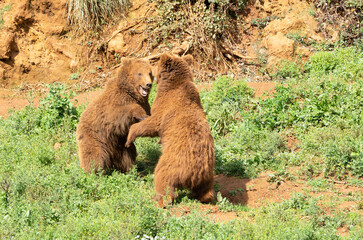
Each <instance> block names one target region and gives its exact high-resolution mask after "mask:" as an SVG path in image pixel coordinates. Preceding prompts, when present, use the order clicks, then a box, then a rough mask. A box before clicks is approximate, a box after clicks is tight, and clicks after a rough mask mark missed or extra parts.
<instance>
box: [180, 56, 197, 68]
mask: <svg viewBox="0 0 363 240" xmlns="http://www.w3.org/2000/svg"><path fill="white" fill-rule="evenodd" d="M182 59H183V60H184V61H186V62H187V63H188V65H189V66H193V62H194V58H193V56H192V55H190V54H188V55H185V56H183V57H182Z"/></svg>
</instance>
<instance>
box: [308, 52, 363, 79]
mask: <svg viewBox="0 0 363 240" xmlns="http://www.w3.org/2000/svg"><path fill="white" fill-rule="evenodd" d="M305 71H306V72H307V73H308V74H310V75H312V76H321V75H324V74H332V75H335V76H337V77H341V78H343V79H344V80H348V81H355V80H358V79H363V51H362V50H361V49H357V48H355V47H349V48H341V49H337V50H335V51H333V52H326V51H323V52H317V53H315V54H314V55H312V56H311V57H310V60H309V61H308V63H307V64H306V65H305Z"/></svg>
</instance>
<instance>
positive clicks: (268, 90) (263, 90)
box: [247, 82, 276, 98]
mask: <svg viewBox="0 0 363 240" xmlns="http://www.w3.org/2000/svg"><path fill="white" fill-rule="evenodd" d="M247 85H248V86H249V87H251V88H253V90H255V97H262V98H266V97H267V94H273V93H274V90H275V85H276V82H249V83H247Z"/></svg>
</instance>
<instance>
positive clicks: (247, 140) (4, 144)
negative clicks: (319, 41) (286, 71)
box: [0, 48, 363, 239]
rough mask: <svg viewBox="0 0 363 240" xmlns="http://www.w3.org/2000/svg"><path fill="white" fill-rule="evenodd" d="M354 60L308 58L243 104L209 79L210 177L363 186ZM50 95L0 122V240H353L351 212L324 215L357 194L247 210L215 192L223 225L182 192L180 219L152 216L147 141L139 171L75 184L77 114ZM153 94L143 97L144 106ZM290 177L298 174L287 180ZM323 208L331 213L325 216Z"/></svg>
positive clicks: (152, 147)
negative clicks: (343, 230) (292, 143)
mask: <svg viewBox="0 0 363 240" xmlns="http://www.w3.org/2000/svg"><path fill="white" fill-rule="evenodd" d="M348 53H355V54H352V55H349V54H348ZM347 54H348V55H349V56H350V57H349V58H348V57H347ZM327 55H328V56H329V57H326V56H327ZM361 58H362V53H361V52H359V51H358V50H356V49H352V48H348V49H339V50H337V51H334V52H317V53H316V54H315V55H313V56H312V57H311V59H310V61H309V62H308V63H307V65H306V66H305V67H304V69H303V70H302V71H301V74H300V75H299V76H291V77H290V78H289V79H288V80H286V81H284V82H283V84H281V85H279V86H278V87H277V90H276V92H275V93H274V94H272V96H271V97H269V98H267V99H257V98H254V97H253V91H252V90H251V89H250V88H249V87H248V86H247V84H246V82H245V81H243V80H238V81H232V80H231V79H229V78H227V77H221V78H218V79H216V80H215V82H214V85H213V87H212V88H211V90H210V91H206V90H203V91H202V92H201V98H202V103H203V105H204V108H205V111H206V116H207V120H208V121H209V123H210V126H211V129H212V134H213V136H214V139H215V149H216V169H215V171H216V173H223V174H227V175H235V176H240V177H242V176H243V177H255V176H257V175H258V174H259V173H260V172H261V171H264V170H273V171H274V172H275V173H274V174H270V175H269V176H270V181H272V182H278V181H284V180H287V179H293V178H298V180H300V181H304V182H306V183H307V186H309V187H310V188H311V190H312V191H313V192H314V193H322V192H324V191H331V189H332V188H331V186H332V183H333V182H334V181H336V180H337V181H338V180H339V179H343V180H344V181H346V182H347V184H348V185H353V186H362V180H361V177H362V176H363V169H362V166H363V138H362V136H363V133H362V129H363V127H362V125H363V123H362V116H363V114H362V109H363V106H362V102H363V99H362V98H363V94H362V89H363V88H362V87H363V86H362V85H363V79H362V70H361ZM348 76H349V77H348ZM49 90H50V91H49V95H48V96H46V97H45V98H44V99H43V100H42V101H41V105H40V107H38V108H34V107H33V106H32V105H30V106H28V107H26V108H25V109H23V110H21V111H17V112H12V113H11V115H10V116H9V117H8V118H7V119H3V118H0V238H1V239H10V238H12V239H34V238H39V239H89V238H93V239H110V238H115V239H136V238H137V239H142V238H143V239H152V238H154V239H156V236H157V237H158V239H161V238H164V239H362V238H363V230H362V229H363V218H362V216H361V214H359V213H358V211H359V209H357V210H356V211H342V210H339V209H338V208H334V206H337V204H339V203H340V202H341V201H356V202H358V203H359V204H360V205H358V208H361V206H362V203H363V198H362V197H363V196H362V194H358V193H354V194H353V193H352V194H350V195H349V194H348V195H344V196H343V197H344V198H341V199H336V200H335V199H333V200H331V201H332V202H328V203H321V201H323V200H324V199H325V198H324V197H319V196H317V197H313V196H311V195H309V191H304V192H300V193H295V194H293V196H292V198H291V199H289V200H285V201H283V202H281V203H273V204H268V205H266V206H263V207H259V208H255V209H252V208H248V207H245V206H239V205H232V204H231V203H229V202H228V200H227V199H226V198H223V197H222V196H221V194H220V193H219V194H218V199H217V203H216V204H217V206H218V207H219V208H220V210H221V211H234V212H236V214H237V216H238V218H236V219H234V220H232V221H229V222H226V223H220V222H218V221H216V220H215V219H214V217H213V215H207V213H206V212H203V211H201V210H199V206H200V203H198V202H196V200H193V199H190V198H188V197H187V192H185V191H179V192H178V194H179V197H178V199H177V201H176V205H175V207H179V206H188V207H190V209H191V212H190V214H186V215H184V216H181V217H176V216H175V215H173V214H172V211H170V210H169V209H159V208H157V207H155V202H154V201H153V200H152V198H153V196H154V194H155V193H154V190H153V169H154V167H155V165H156V162H157V160H158V157H159V156H160V153H161V148H160V145H159V144H158V143H157V141H158V139H148V138H143V139H138V140H137V142H136V145H137V149H138V154H139V155H138V162H137V165H136V167H135V168H134V169H133V170H132V171H131V172H130V173H128V174H120V173H118V172H114V173H112V174H111V175H108V176H103V175H95V174H86V173H84V172H83V170H81V169H80V167H79V160H78V156H77V145H76V139H75V129H76V125H77V122H78V119H79V116H80V113H81V112H82V111H83V109H84V106H81V107H78V108H76V107H75V106H73V104H72V103H71V101H70V99H72V97H73V93H72V92H71V91H69V90H68V89H67V88H66V87H65V86H63V85H59V84H54V85H50V86H49ZM155 93H156V91H155V88H153V90H152V93H151V96H150V102H151V103H152V102H153V99H154V98H155ZM291 134H292V135H294V136H295V137H296V139H298V140H299V142H298V143H297V146H298V148H299V151H293V150H292V149H289V147H288V144H287V141H286V138H285V136H287V135H291ZM56 145H57V146H58V147H57V148H56V147H55V146H56ZM291 167H298V168H299V171H300V173H301V175H296V176H293V175H292V173H291V172H290V171H289V169H290V168H291ZM216 189H217V190H220V189H218V186H216ZM239 191H240V190H239V189H234V190H232V191H231V194H236V195H238V194H240V192H239ZM322 205H323V206H326V205H328V206H332V211H331V212H330V213H329V214H326V213H325V210H324V208H323V207H322ZM342 226H346V227H348V228H349V236H348V237H342V236H339V235H338V232H337V229H338V228H340V227H342Z"/></svg>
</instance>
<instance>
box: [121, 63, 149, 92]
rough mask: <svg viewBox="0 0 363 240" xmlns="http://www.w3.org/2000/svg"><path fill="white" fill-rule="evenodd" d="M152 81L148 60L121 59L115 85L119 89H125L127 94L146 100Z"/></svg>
mask: <svg viewBox="0 0 363 240" xmlns="http://www.w3.org/2000/svg"><path fill="white" fill-rule="evenodd" d="M153 79H154V78H153V75H152V66H151V64H150V62H149V61H148V60H145V59H136V58H122V59H121V66H120V68H119V70H118V72H117V85H118V87H119V88H120V89H126V90H127V91H128V92H132V93H134V94H138V95H139V96H141V97H143V98H147V97H148V95H149V93H150V90H151V86H152V83H153ZM135 97H137V96H135Z"/></svg>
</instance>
